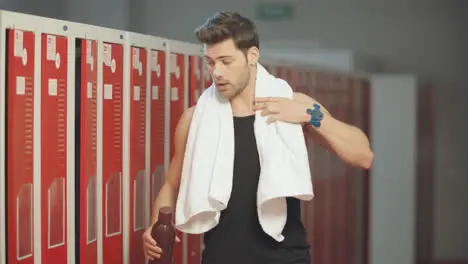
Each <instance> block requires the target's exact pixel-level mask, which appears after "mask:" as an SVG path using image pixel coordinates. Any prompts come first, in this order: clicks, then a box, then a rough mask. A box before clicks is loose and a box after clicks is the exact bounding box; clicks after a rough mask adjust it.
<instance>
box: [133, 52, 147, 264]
mask: <svg viewBox="0 0 468 264" xmlns="http://www.w3.org/2000/svg"><path fill="white" fill-rule="evenodd" d="M131 49H132V57H131V60H130V64H131V69H129V70H130V249H129V250H130V263H144V262H145V256H144V255H143V251H142V248H143V245H142V240H141V236H142V234H143V232H144V231H145V224H146V223H145V222H146V219H145V218H146V217H145V214H146V212H145V202H146V188H145V181H146V179H145V178H146V176H145V175H146V172H145V162H146V88H147V87H146V76H147V75H146V74H147V73H146V72H147V67H146V61H147V59H146V50H145V49H144V48H138V47H132V48H131Z"/></svg>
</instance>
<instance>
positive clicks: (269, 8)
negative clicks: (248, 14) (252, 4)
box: [255, 3, 294, 21]
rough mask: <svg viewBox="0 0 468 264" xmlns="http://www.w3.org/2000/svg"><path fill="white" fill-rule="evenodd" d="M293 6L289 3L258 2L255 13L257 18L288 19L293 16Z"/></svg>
mask: <svg viewBox="0 0 468 264" xmlns="http://www.w3.org/2000/svg"><path fill="white" fill-rule="evenodd" d="M293 13H294V8H293V6H292V5H290V4H274V3H269V4H259V5H258V6H257V8H256V10H255V15H256V17H257V19H259V20H270V21H272V20H290V19H292V17H293Z"/></svg>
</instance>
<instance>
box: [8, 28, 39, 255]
mask: <svg viewBox="0 0 468 264" xmlns="http://www.w3.org/2000/svg"><path fill="white" fill-rule="evenodd" d="M7 37H8V42H7V43H8V44H7V45H8V49H7V53H8V55H7V56H8V61H7V67H8V76H7V91H6V93H7V95H6V100H7V122H6V126H7V129H6V130H7V131H6V132H7V133H6V134H7V138H6V140H5V143H7V146H6V158H7V160H6V161H5V162H6V164H7V169H6V193H7V227H8V230H7V239H6V240H7V245H8V247H7V250H8V259H7V263H24V264H30V263H34V259H33V252H34V242H33V230H34V227H33V219H34V217H33V171H34V170H33V163H34V160H33V158H34V157H33V156H34V155H33V152H34V147H33V146H34V138H33V134H34V130H35V129H38V128H34V125H33V123H34V55H35V54H34V40H35V39H34V33H33V32H29V31H20V30H10V31H9V32H8V33H7ZM0 195H4V194H0ZM2 217H3V216H2ZM2 253H3V252H2Z"/></svg>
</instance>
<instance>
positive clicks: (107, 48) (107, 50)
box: [102, 44, 112, 67]
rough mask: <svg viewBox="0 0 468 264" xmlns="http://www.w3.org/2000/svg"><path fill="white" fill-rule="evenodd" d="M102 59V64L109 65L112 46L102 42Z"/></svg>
mask: <svg viewBox="0 0 468 264" xmlns="http://www.w3.org/2000/svg"><path fill="white" fill-rule="evenodd" d="M102 53H103V54H102V59H103V62H104V64H105V65H106V66H107V67H109V66H111V60H112V46H111V45H110V44H104V45H103V46H102Z"/></svg>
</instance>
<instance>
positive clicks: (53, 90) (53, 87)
mask: <svg viewBox="0 0 468 264" xmlns="http://www.w3.org/2000/svg"><path fill="white" fill-rule="evenodd" d="M48 91H49V95H50V96H57V79H49V86H48Z"/></svg>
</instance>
